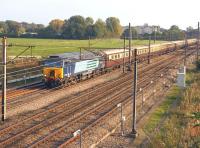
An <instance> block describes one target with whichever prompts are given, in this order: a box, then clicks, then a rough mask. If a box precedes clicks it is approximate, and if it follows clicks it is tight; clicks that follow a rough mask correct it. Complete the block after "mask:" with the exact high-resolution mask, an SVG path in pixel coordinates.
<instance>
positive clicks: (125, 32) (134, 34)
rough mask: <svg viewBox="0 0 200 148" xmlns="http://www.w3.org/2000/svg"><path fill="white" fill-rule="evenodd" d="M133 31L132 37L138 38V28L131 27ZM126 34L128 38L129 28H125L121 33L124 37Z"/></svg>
mask: <svg viewBox="0 0 200 148" xmlns="http://www.w3.org/2000/svg"><path fill="white" fill-rule="evenodd" d="M131 32H132V38H133V39H137V38H138V33H137V30H136V29H135V28H134V27H131ZM124 35H125V36H126V38H127V37H129V29H125V30H124V32H123V33H122V35H121V38H124Z"/></svg>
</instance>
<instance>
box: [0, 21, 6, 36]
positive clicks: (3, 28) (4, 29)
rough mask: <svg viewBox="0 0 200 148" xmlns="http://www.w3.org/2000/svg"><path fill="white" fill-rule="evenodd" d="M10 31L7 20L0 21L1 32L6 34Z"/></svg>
mask: <svg viewBox="0 0 200 148" xmlns="http://www.w3.org/2000/svg"><path fill="white" fill-rule="evenodd" d="M7 32H8V26H7V24H6V23H5V22H0V34H6V33H7Z"/></svg>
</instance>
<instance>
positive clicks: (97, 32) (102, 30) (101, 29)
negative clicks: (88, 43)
mask: <svg viewBox="0 0 200 148" xmlns="http://www.w3.org/2000/svg"><path fill="white" fill-rule="evenodd" d="M93 31H94V36H95V37H97V38H102V37H104V36H105V35H106V31H107V30H106V24H105V22H104V21H102V20H101V19H98V20H97V21H96V23H95V24H94V28H93Z"/></svg>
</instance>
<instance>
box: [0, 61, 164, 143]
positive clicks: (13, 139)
mask: <svg viewBox="0 0 200 148" xmlns="http://www.w3.org/2000/svg"><path fill="white" fill-rule="evenodd" d="M159 64H160V63H159ZM159 64H158V65H159ZM154 66H155V65H154ZM127 77H128V76H127ZM127 79H128V78H127ZM129 79H130V78H129ZM123 81H124V80H123ZM118 84H119V82H118ZM115 85H116V84H115ZM120 86H121V85H120ZM107 89H108V88H107ZM117 89H119V88H117ZM104 91H105V90H104ZM97 92H99V90H98V91H97ZM95 93H96V92H95ZM95 93H94V95H95ZM109 93H110V92H109ZM87 95H89V94H87ZM87 95H86V96H87ZM89 96H90V97H92V95H89ZM102 97H103V96H102ZM104 97H105V96H104ZM79 99H80V98H79ZM96 99H97V98H96ZM72 100H74V98H73V99H72ZM72 100H71V103H72V104H74V105H75V106H76V105H77V104H76V103H75V102H73V101H72ZM98 100H99V99H98ZM106 100H107V99H106ZM106 100H105V101H106ZM82 101H83V100H80V101H79V102H77V103H79V104H80V103H81V102H82ZM96 101H97V100H96ZM67 103H69V102H67ZM72 104H70V106H69V105H68V106H66V104H62V106H63V107H64V108H67V107H72V106H73V105H72ZM100 104H101V103H100ZM83 105H84V106H86V105H85V104H83ZM79 108H81V106H79ZM86 108H87V106H86ZM61 110H63V108H60V109H59V112H57V113H59V114H60V115H59V116H60V118H61V115H62V117H63V118H64V117H65V118H66V114H64V112H65V110H64V111H63V112H62V111H61ZM55 111H56V108H53V109H51V110H48V111H47V112H46V113H49V112H52V114H51V116H54V115H55ZM53 112H54V113H53ZM46 113H44V112H43V113H41V114H40V115H39V114H37V115H35V117H34V118H29V119H26V120H25V121H22V122H21V123H17V124H14V125H12V126H10V127H7V128H5V129H2V130H1V131H0V133H1V135H3V134H4V133H5V132H9V131H10V130H14V129H20V128H22V127H23V129H25V127H26V126H25V125H28V126H30V125H31V123H28V122H30V121H31V122H35V123H32V127H34V128H32V127H31V128H30V127H29V128H27V130H25V131H24V132H22V131H18V132H16V133H15V135H14V136H11V137H10V138H7V139H6V138H5V139H3V140H1V143H0V144H2V145H4V144H5V145H6V144H12V142H13V141H16V140H17V139H21V138H22V137H23V136H25V133H30V132H31V131H35V130H36V129H40V128H42V126H46V123H52V122H53V121H54V120H56V118H51V120H48V121H46V120H47V119H46V120H42V119H43V118H44V116H47V117H48V116H50V115H49V114H48V115H47V114H46ZM42 115H43V116H42ZM40 118H41V119H40ZM33 120H35V121H33ZM41 121H42V122H41ZM37 122H39V124H38V123H37ZM23 123H25V124H23ZM41 123H42V124H41ZM34 124H36V125H34ZM20 126H21V127H20ZM36 127H37V128H36ZM17 133H18V134H17ZM8 137H9V135H8ZM1 138H2V137H1Z"/></svg>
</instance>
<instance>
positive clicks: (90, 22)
mask: <svg viewBox="0 0 200 148" xmlns="http://www.w3.org/2000/svg"><path fill="white" fill-rule="evenodd" d="M85 23H86V25H87V26H91V25H93V24H94V20H93V18H91V17H87V18H86V19H85Z"/></svg>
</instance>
